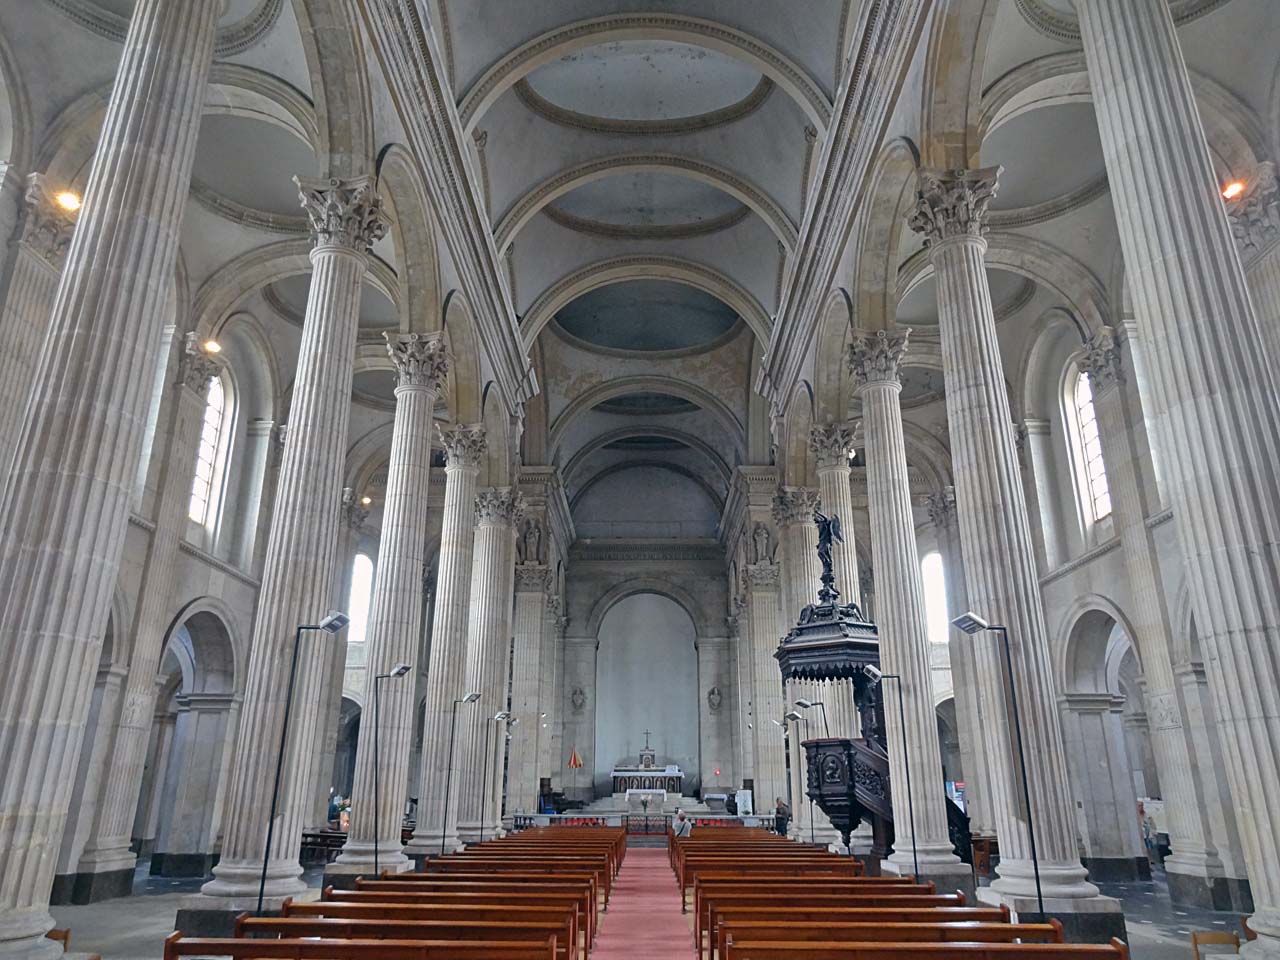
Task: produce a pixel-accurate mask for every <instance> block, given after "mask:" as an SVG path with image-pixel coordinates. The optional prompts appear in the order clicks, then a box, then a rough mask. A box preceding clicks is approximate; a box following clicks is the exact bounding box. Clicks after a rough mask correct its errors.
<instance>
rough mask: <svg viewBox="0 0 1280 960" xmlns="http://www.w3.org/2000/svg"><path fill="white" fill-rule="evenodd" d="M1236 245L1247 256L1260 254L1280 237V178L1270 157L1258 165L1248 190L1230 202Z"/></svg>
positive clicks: (1230, 214) (1229, 211) (1229, 207)
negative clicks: (1279, 179)
mask: <svg viewBox="0 0 1280 960" xmlns="http://www.w3.org/2000/svg"><path fill="white" fill-rule="evenodd" d="M1226 207H1227V216H1228V218H1230V220H1231V232H1232V234H1233V235H1234V236H1235V238H1236V246H1238V247H1239V248H1240V254H1241V256H1243V257H1245V258H1246V259H1249V258H1252V257H1256V256H1258V255H1260V254H1262V253H1263V252H1265V251H1266V250H1268V249H1269V248H1270V247H1271V246H1272V245H1273V244H1274V243H1276V241H1277V240H1280V181H1277V178H1276V166H1275V164H1274V163H1272V162H1271V161H1270V160H1268V161H1266V162H1265V163H1261V164H1259V165H1258V169H1257V170H1256V171H1255V172H1254V175H1253V179H1252V180H1251V181H1250V183H1249V185H1248V186H1247V187H1246V188H1245V191H1244V193H1242V194H1240V196H1238V197H1236V198H1235V199H1234V200H1228V201H1226Z"/></svg>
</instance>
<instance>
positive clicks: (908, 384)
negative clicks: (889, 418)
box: [902, 366, 943, 407]
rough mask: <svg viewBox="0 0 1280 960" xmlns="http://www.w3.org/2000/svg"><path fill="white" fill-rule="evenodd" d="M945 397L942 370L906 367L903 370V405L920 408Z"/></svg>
mask: <svg viewBox="0 0 1280 960" xmlns="http://www.w3.org/2000/svg"><path fill="white" fill-rule="evenodd" d="M942 396H943V382H942V371H941V370H930V369H928V368H925V367H912V366H904V367H903V368H902V405H903V406H904V407H919V406H923V405H924V404H926V403H932V402H933V401H935V400H941V399H942Z"/></svg>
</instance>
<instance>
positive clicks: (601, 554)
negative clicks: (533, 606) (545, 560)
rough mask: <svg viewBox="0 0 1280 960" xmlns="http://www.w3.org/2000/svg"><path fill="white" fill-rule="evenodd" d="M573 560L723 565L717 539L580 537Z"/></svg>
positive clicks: (721, 548)
mask: <svg viewBox="0 0 1280 960" xmlns="http://www.w3.org/2000/svg"><path fill="white" fill-rule="evenodd" d="M569 560H570V562H572V563H619V562H623V563H625V562H641V561H643V562H658V563H668V562H678V561H679V562H695V563H710V564H715V565H717V566H723V565H724V548H723V547H721V546H720V543H719V541H716V540H627V541H608V540H579V541H577V542H576V543H574V545H573V546H572V547H570V549H569Z"/></svg>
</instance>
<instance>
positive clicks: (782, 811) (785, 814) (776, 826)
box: [773, 797, 791, 837]
mask: <svg viewBox="0 0 1280 960" xmlns="http://www.w3.org/2000/svg"><path fill="white" fill-rule="evenodd" d="M790 822H791V808H790V807H788V806H787V805H786V803H785V802H783V799H782V798H781V797H776V798H775V799H774V805H773V832H774V833H776V834H777V835H778V836H780V837H785V836H786V835H787V825H788V824H789V823H790Z"/></svg>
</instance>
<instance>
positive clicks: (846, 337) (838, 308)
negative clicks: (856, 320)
mask: <svg viewBox="0 0 1280 960" xmlns="http://www.w3.org/2000/svg"><path fill="white" fill-rule="evenodd" d="M853 317H854V312H853V298H852V297H850V296H849V291H848V290H846V289H845V288H844V287H838V288H837V289H835V290H832V291H831V295H830V296H829V297H828V298H827V306H826V309H825V310H823V311H822V319H821V321H820V322H819V327H818V345H817V348H816V349H815V350H814V358H813V383H814V388H813V394H814V404H815V406H816V407H817V410H818V419H819V420H820V421H821V422H823V423H826V422H829V421H832V420H843V419H845V411H846V409H847V408H848V404H849V397H850V396H851V395H852V385H851V381H850V375H849V363H848V356H849V349H848V348H849V343H850V338H851V337H852V335H853Z"/></svg>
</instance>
